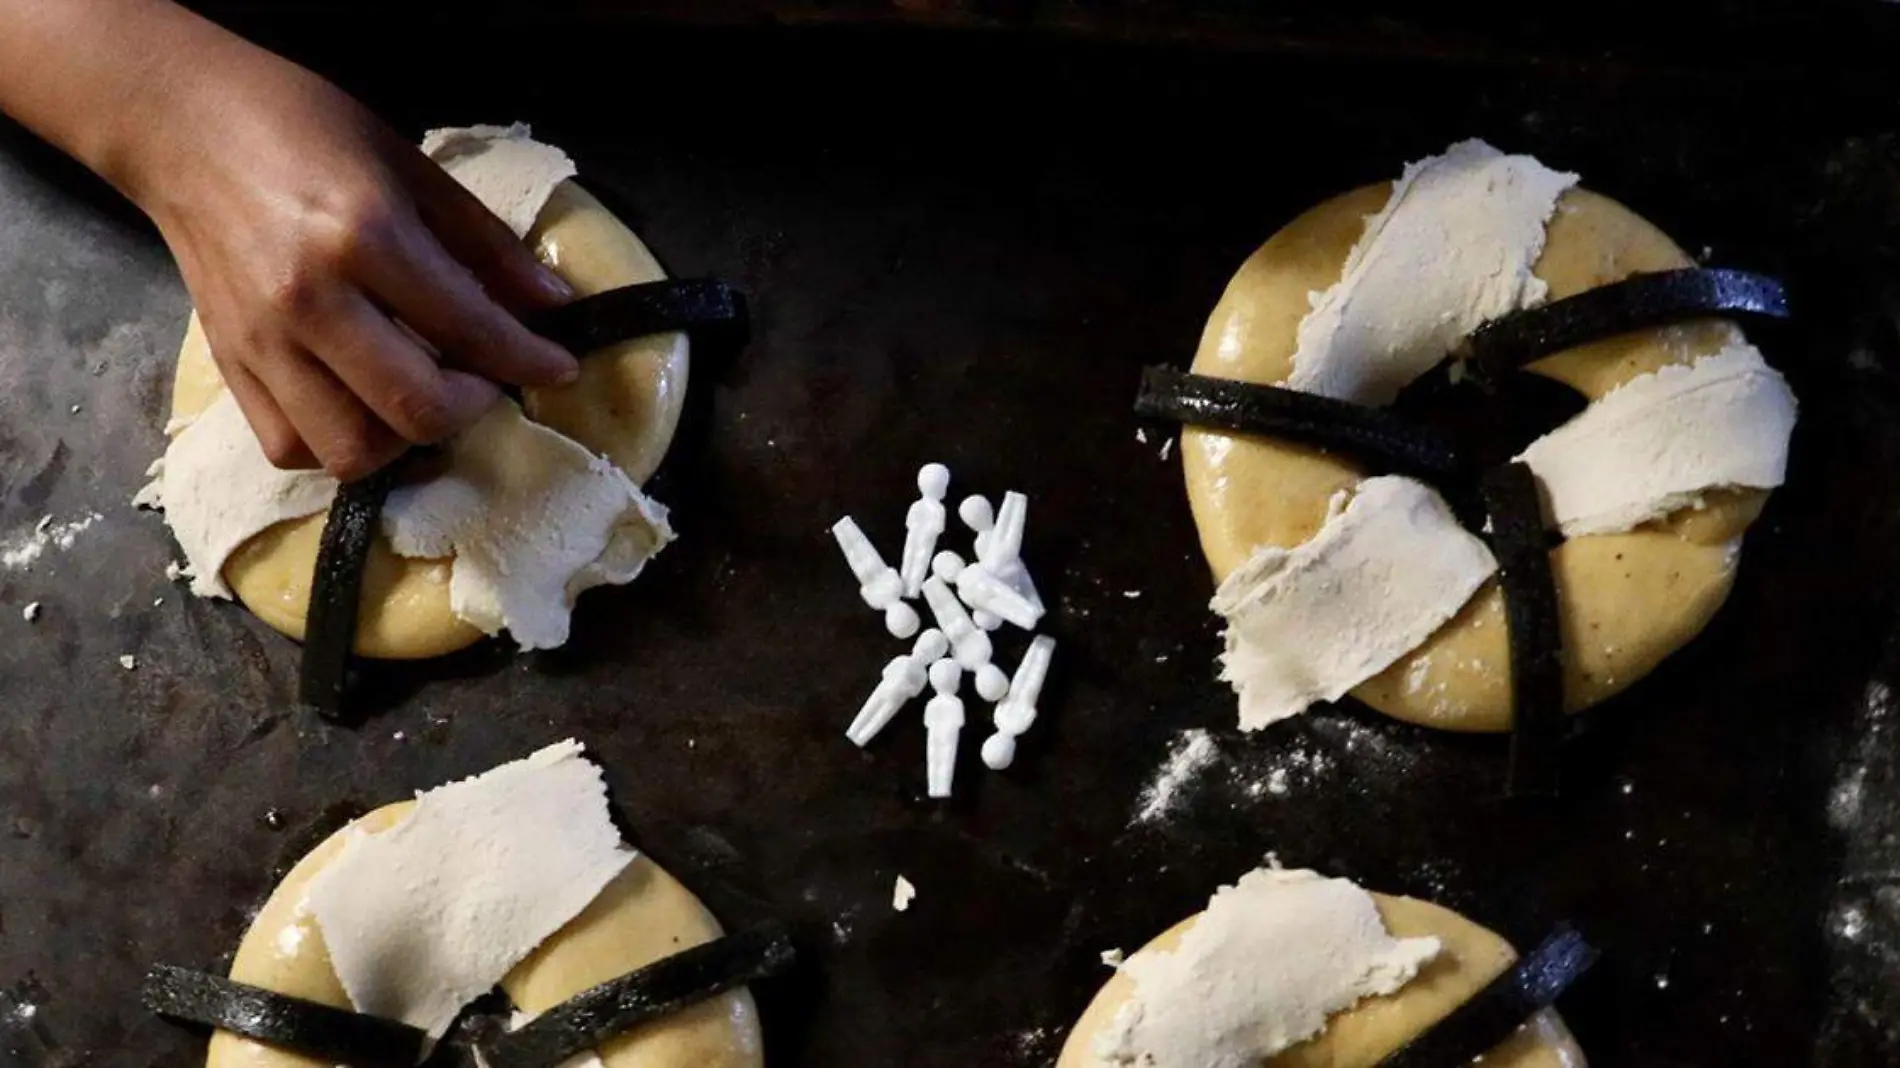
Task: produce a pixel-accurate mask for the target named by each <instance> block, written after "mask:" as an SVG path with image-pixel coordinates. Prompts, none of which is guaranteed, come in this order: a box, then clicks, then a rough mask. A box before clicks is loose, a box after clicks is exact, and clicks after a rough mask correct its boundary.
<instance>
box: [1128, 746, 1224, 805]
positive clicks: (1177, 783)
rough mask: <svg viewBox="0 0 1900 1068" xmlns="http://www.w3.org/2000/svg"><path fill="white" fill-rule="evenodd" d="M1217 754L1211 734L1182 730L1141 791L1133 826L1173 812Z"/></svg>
mask: <svg viewBox="0 0 1900 1068" xmlns="http://www.w3.org/2000/svg"><path fill="white" fill-rule="evenodd" d="M1219 755H1220V749H1219V748H1218V747H1216V746H1215V745H1214V737H1213V735H1211V734H1209V733H1207V732H1206V731H1204V730H1200V729H1194V730H1186V731H1182V732H1181V733H1180V734H1179V735H1177V736H1176V737H1175V739H1174V744H1173V745H1172V746H1170V747H1169V748H1168V757H1167V759H1166V760H1163V761H1162V762H1161V766H1160V767H1158V768H1156V769H1155V774H1154V778H1152V779H1150V780H1149V781H1148V785H1147V787H1146V788H1144V789H1143V790H1142V791H1141V798H1140V799H1139V801H1138V802H1137V807H1136V809H1135V822H1136V823H1155V822H1157V821H1159V820H1163V819H1166V818H1167V817H1168V816H1170V815H1172V814H1173V813H1174V810H1175V808H1176V806H1177V805H1178V804H1179V798H1180V794H1181V791H1182V789H1183V788H1184V787H1186V786H1188V785H1189V784H1190V783H1192V782H1193V781H1194V780H1195V779H1197V778H1198V777H1199V776H1200V774H1201V772H1202V771H1204V770H1206V768H1207V766H1208V765H1210V764H1212V763H1213V762H1214V759H1215V758H1216V757H1218V756H1219Z"/></svg>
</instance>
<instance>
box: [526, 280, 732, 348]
mask: <svg viewBox="0 0 1900 1068" xmlns="http://www.w3.org/2000/svg"><path fill="white" fill-rule="evenodd" d="M745 322H746V305H745V297H744V296H742V295H741V294H740V293H739V292H738V291H736V290H734V289H733V288H732V287H731V286H729V285H727V284H726V283H724V282H722V281H720V280H718V279H716V278H687V279H677V280H668V281H664V282H643V283H641V284H639V285H631V286H622V287H620V288H619V289H609V290H607V291H605V292H602V293H595V294H594V295H592V296H588V297H581V298H580V299H579V300H575V301H573V302H571V303H568V304H563V305H561V306H560V307H557V308H549V309H546V310H544V311H538V312H534V313H532V314H530V315H528V316H526V317H525V318H524V319H523V320H522V325H524V326H526V327H527V328H528V329H529V330H532V331H534V332H535V333H537V334H539V335H541V336H542V337H544V338H547V339H548V340H549V341H552V342H554V343H556V344H558V345H560V346H561V347H563V348H565V349H567V350H568V351H569V352H572V353H575V354H576V355H583V354H586V353H588V352H592V351H593V350H594V349H597V348H600V347H601V346H603V345H611V344H613V343H615V342H617V341H625V340H627V339H629V338H636V337H644V336H646V335H648V334H664V333H668V332H671V331H674V330H706V329H743V327H744V325H745Z"/></svg>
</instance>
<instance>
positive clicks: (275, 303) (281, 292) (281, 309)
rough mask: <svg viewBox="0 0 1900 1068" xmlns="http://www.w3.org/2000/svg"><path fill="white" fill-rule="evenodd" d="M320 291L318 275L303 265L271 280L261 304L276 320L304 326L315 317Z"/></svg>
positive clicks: (320, 285) (311, 267)
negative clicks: (272, 313)
mask: <svg viewBox="0 0 1900 1068" xmlns="http://www.w3.org/2000/svg"><path fill="white" fill-rule="evenodd" d="M323 291H324V284H323V281H322V277H321V274H320V272H319V271H318V270H317V269H316V268H315V267H314V266H313V265H312V264H310V263H309V262H307V261H306V262H302V263H299V264H296V265H294V266H292V267H291V268H290V269H288V270H286V271H284V272H283V273H282V274H280V275H278V276H277V277H276V278H275V279H273V280H272V281H271V283H270V286H269V288H268V290H267V291H266V293H265V300H266V301H267V302H268V303H269V304H270V307H271V310H273V311H275V312H276V313H277V314H278V315H279V316H280V317H282V318H284V319H286V320H289V321H291V322H306V321H308V320H310V319H312V318H314V317H315V316H316V315H317V312H318V309H319V307H320V305H321V304H322V302H323Z"/></svg>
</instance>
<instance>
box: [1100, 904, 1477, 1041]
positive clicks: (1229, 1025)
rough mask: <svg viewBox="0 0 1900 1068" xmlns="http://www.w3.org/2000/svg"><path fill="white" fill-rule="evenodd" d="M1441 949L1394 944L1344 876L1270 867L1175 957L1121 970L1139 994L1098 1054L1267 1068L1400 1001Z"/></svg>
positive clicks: (1191, 932)
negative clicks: (1339, 1015)
mask: <svg viewBox="0 0 1900 1068" xmlns="http://www.w3.org/2000/svg"><path fill="white" fill-rule="evenodd" d="M1440 949H1441V947H1440V945H1439V941H1438V939H1436V938H1403V939H1397V938H1393V937H1392V935H1391V933H1390V932H1388V931H1387V930H1386V927H1385V921H1384V920H1383V919H1381V918H1380V916H1379V909H1378V905H1377V903H1376V902H1374V901H1373V899H1372V895H1370V894H1368V893H1366V892H1365V891H1364V890H1362V889H1360V888H1359V887H1358V886H1356V885H1354V884H1353V883H1351V882H1349V881H1347V880H1345V879H1328V878H1325V877H1323V876H1321V875H1319V874H1317V873H1315V872H1311V871H1280V870H1277V869H1273V868H1261V869H1259V870H1256V871H1251V872H1248V873H1247V874H1246V875H1243V876H1241V878H1240V881H1239V882H1238V883H1237V884H1235V885H1234V886H1227V887H1222V888H1221V889H1220V890H1219V891H1218V892H1216V893H1215V894H1214V897H1213V900H1211V901H1209V902H1208V904H1207V909H1206V911H1204V912H1202V913H1201V915H1200V916H1198V917H1196V919H1195V921H1194V925H1193V926H1192V927H1191V928H1189V929H1188V931H1187V933H1186V934H1184V935H1182V936H1181V940H1180V942H1179V943H1178V944H1177V945H1176V946H1175V947H1174V949H1173V950H1171V951H1164V952H1156V951H1150V950H1143V951H1141V952H1139V953H1136V954H1134V955H1133V956H1130V957H1129V958H1128V959H1127V960H1126V961H1124V962H1122V964H1121V967H1120V971H1121V973H1122V974H1123V975H1125V976H1128V977H1129V978H1130V979H1132V980H1134V983H1135V989H1134V994H1133V995H1132V996H1131V997H1130V998H1129V1000H1128V1001H1127V1002H1126V1003H1125V1004H1123V1005H1122V1007H1121V1008H1120V1009H1119V1010H1118V1011H1117V1012H1116V1014H1115V1018H1114V1020H1113V1021H1111V1023H1110V1024H1109V1026H1108V1027H1107V1028H1106V1029H1104V1030H1103V1032H1102V1033H1101V1034H1100V1035H1098V1036H1097V1038H1096V1041H1095V1048H1094V1051H1093V1052H1094V1053H1095V1055H1096V1057H1097V1058H1098V1063H1099V1064H1103V1065H1114V1066H1116V1068H1134V1066H1140V1068H1256V1066H1257V1065H1259V1064H1260V1062H1261V1061H1263V1060H1265V1059H1266V1058H1269V1057H1272V1056H1273V1055H1274V1054H1276V1053H1279V1052H1281V1051H1282V1050H1285V1049H1288V1048H1290V1047H1292V1046H1295V1045H1298V1044H1299V1043H1301V1042H1304V1041H1306V1040H1307V1039H1309V1038H1311V1037H1313V1036H1314V1035H1317V1034H1319V1033H1320V1032H1321V1031H1322V1030H1324V1029H1325V1027H1326V1021H1327V1018H1328V1017H1329V1016H1331V1015H1332V1014H1334V1013H1336V1012H1341V1011H1344V1010H1346V1009H1349V1008H1351V1007H1353V1006H1354V1005H1356V1004H1358V1003H1359V1001H1360V1000H1361V999H1364V998H1368V997H1378V996H1382V995H1386V994H1391V993H1394V992H1395V991H1397V990H1398V989H1399V988H1401V987H1403V986H1404V985H1405V984H1406V983H1408V982H1410V981H1411V980H1412V978H1413V977H1414V976H1416V975H1417V974H1418V970H1419V968H1420V967H1422V966H1424V965H1425V964H1427V963H1429V962H1430V961H1431V960H1432V959H1433V958H1434V957H1436V956H1437V955H1438V953H1439V951H1440Z"/></svg>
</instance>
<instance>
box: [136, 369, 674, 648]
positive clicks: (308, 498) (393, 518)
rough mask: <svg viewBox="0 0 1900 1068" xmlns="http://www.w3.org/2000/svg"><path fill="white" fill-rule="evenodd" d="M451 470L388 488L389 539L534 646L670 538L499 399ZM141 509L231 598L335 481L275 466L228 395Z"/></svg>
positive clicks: (466, 603)
mask: <svg viewBox="0 0 1900 1068" xmlns="http://www.w3.org/2000/svg"><path fill="white" fill-rule="evenodd" d="M444 451H445V453H446V455H447V461H448V462H447V464H446V465H445V469H444V472H443V473H442V474H441V475H439V476H437V477H436V478H434V479H431V480H429V481H427V482H423V483H417V484H413V485H408V486H400V487H398V488H396V489H395V490H393V491H391V493H390V495H389V500H388V503H387V504H386V505H385V506H384V508H383V533H384V534H386V535H387V536H388V537H389V540H390V545H391V547H392V548H393V549H394V550H395V551H396V552H397V553H398V554H399V555H402V556H410V557H424V558H440V557H446V556H449V555H451V554H453V555H454V557H455V561H454V563H453V564H452V565H451V568H450V578H449V607H450V609H451V610H452V611H453V612H454V613H455V614H456V616H457V617H459V618H461V619H463V620H466V621H468V622H469V623H471V624H474V625H475V626H477V627H480V628H481V629H482V630H483V631H484V632H486V633H488V634H495V633H499V632H500V631H501V630H503V629H506V630H508V631H509V632H510V633H511V634H512V635H513V637H514V639H515V641H516V642H518V643H519V644H520V645H521V646H522V647H523V648H525V649H545V648H551V647H553V646H557V645H560V644H561V643H562V642H564V641H566V640H567V633H568V625H569V621H570V616H571V611H572V608H573V604H574V598H575V597H576V596H578V595H579V594H580V593H581V591H583V590H586V589H589V588H591V587H594V586H599V585H604V584H620V583H625V582H630V581H632V580H633V578H634V576H636V575H638V574H639V573H640V570H641V569H642V568H643V567H644V566H645V565H646V562H647V560H649V559H651V558H652V556H653V554H654V553H656V552H658V551H659V550H660V549H661V548H662V547H664V546H665V545H666V544H667V543H668V542H670V541H672V540H673V531H672V528H671V527H670V526H669V525H668V524H667V518H666V509H665V507H663V506H662V505H660V504H659V503H657V502H655V501H653V500H651V499H649V498H648V497H646V496H645V495H644V494H643V493H641V492H640V490H639V488H638V487H636V486H634V484H633V482H632V481H631V480H630V479H628V478H627V476H626V474H625V473H624V472H622V471H621V470H620V469H619V468H617V467H615V466H614V465H613V464H611V463H609V462H608V461H607V460H604V459H602V458H600V457H598V456H595V455H594V454H592V453H590V452H588V451H587V449H586V448H585V447H583V446H582V445H580V444H579V443H577V442H575V441H573V440H572V439H570V438H567V437H565V436H563V435H561V434H559V433H556V432H555V431H552V430H549V429H547V428H546V427H543V426H541V425H540V424H538V423H534V422H532V421H530V420H528V419H527V418H526V417H524V416H523V415H522V414H521V408H520V406H519V405H517V404H515V403H514V402H512V401H502V402H501V403H498V404H496V405H495V407H494V408H493V409H491V410H490V411H489V413H488V414H487V415H486V416H484V417H483V418H482V420H481V422H479V423H477V424H476V425H475V426H473V427H470V428H469V429H468V430H466V431H464V432H463V433H461V434H460V435H457V436H456V437H455V438H454V439H452V440H451V441H450V442H449V443H448V444H447V445H446V446H445V447H444ZM154 470H155V471H156V473H157V474H158V479H157V481H155V482H153V483H152V484H151V485H150V486H147V487H146V488H145V490H144V491H142V492H141V493H140V495H139V501H140V502H141V503H145V504H151V505H153V506H157V507H162V508H164V509H165V518H166V521H167V522H168V523H170V524H171V527H172V532H173V534H174V535H175V536H176V537H177V538H178V544H179V546H180V547H181V548H182V549H183V550H184V552H185V558H186V560H187V561H188V562H189V563H190V565H191V567H190V570H191V574H192V576H193V577H192V584H191V588H192V591H193V592H194V593H197V594H199V595H201V596H207V597H230V596H231V590H230V588H229V587H228V586H226V585H225V583H224V579H223V576H222V574H221V572H222V571H223V568H224V564H225V561H226V560H227V559H229V558H230V556H231V554H232V553H233V552H236V551H237V549H238V547H239V546H241V545H243V544H244V543H245V542H247V541H249V540H250V539H251V538H253V537H255V536H257V535H258V534H260V533H262V532H263V531H265V530H266V529H268V528H270V527H273V526H275V525H277V524H278V523H281V522H284V521H286V520H290V519H300V518H302V517H304V516H308V515H314V514H317V513H319V512H322V511H324V510H326V509H328V508H329V506H330V501H331V499H332V498H333V497H335V496H336V480H335V479H332V478H330V477H329V476H327V475H324V474H321V473H319V472H310V471H280V470H278V469H277V468H275V467H273V466H271V463H270V461H269V460H268V459H266V458H265V456H264V452H263V449H261V448H260V447H259V446H258V444H257V438H256V437H255V436H254V435H253V434H252V433H251V428H250V426H249V424H247V423H246V422H245V420H244V415H243V413H242V412H240V411H239V410H238V407H237V402H236V401H235V400H234V399H233V398H232V396H231V394H230V393H228V392H226V393H221V394H219V395H218V398H217V400H215V401H213V402H212V405H211V407H210V408H207V409H206V410H205V412H204V414H203V415H202V416H200V417H199V418H197V419H195V420H193V421H192V423H191V425H190V426H189V427H187V428H185V430H184V432H183V433H181V434H179V435H178V437H177V438H176V439H175V440H173V442H172V443H171V446H170V448H168V449H167V450H166V452H165V456H164V458H163V459H161V460H160V461H159V463H158V464H155V465H154Z"/></svg>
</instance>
